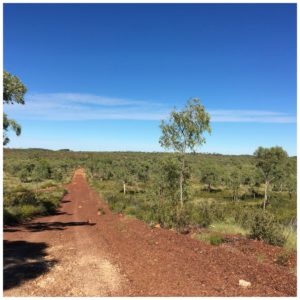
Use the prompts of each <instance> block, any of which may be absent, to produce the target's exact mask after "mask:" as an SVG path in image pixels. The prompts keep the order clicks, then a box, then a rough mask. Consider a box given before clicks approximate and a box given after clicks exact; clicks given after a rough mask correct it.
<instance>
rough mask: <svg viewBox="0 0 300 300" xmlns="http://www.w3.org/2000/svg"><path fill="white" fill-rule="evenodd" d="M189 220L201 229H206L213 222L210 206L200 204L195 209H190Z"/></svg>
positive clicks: (205, 203) (203, 203)
mask: <svg viewBox="0 0 300 300" xmlns="http://www.w3.org/2000/svg"><path fill="white" fill-rule="evenodd" d="M190 210H191V219H192V222H193V223H194V224H197V225H199V226H201V227H208V226H209V225H210V224H211V223H212V221H213V214H212V211H211V205H210V204H209V203H208V202H201V203H200V204H198V205H197V206H195V207H193V206H192V207H190Z"/></svg>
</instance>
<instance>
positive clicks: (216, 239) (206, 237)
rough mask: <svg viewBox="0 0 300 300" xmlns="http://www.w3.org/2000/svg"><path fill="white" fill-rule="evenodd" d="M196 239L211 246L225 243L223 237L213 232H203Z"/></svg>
mask: <svg viewBox="0 0 300 300" xmlns="http://www.w3.org/2000/svg"><path fill="white" fill-rule="evenodd" d="M195 237H196V239H197V240H199V241H202V242H204V243H206V244H211V245H213V246H218V245H220V244H222V243H224V241H225V239H224V237H223V236H222V235H220V234H217V233H211V232H201V233H199V234H197V235H196V236H195Z"/></svg>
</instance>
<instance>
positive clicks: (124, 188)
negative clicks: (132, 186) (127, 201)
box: [123, 181, 126, 195]
mask: <svg viewBox="0 0 300 300" xmlns="http://www.w3.org/2000/svg"><path fill="white" fill-rule="evenodd" d="M123 193H124V195H125V194H126V182H125V181H123Z"/></svg>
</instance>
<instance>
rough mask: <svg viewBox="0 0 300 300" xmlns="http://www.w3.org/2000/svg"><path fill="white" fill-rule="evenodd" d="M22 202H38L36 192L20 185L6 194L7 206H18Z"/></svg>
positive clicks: (5, 201)
mask: <svg viewBox="0 0 300 300" xmlns="http://www.w3.org/2000/svg"><path fill="white" fill-rule="evenodd" d="M22 204H32V205H34V204H37V198H36V195H35V193H34V192H32V191H31V190H28V189H26V188H23V187H20V186H19V187H17V188H16V189H14V190H11V191H10V192H6V193H5V194H4V205H5V206H16V205H22Z"/></svg>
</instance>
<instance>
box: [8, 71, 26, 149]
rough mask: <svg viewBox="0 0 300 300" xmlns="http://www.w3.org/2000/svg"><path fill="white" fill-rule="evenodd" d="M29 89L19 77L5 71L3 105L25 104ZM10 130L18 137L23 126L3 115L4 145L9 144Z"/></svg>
mask: <svg viewBox="0 0 300 300" xmlns="http://www.w3.org/2000/svg"><path fill="white" fill-rule="evenodd" d="M26 91H27V89H26V87H25V85H24V84H23V83H22V82H21V81H20V80H19V78H18V77H16V76H14V75H12V74H10V73H8V72H6V71H3V103H6V104H14V103H18V104H24V103H25V101H24V95H25V93H26ZM9 129H12V130H13V131H14V132H15V133H16V135H20V134H21V126H20V125H19V124H18V123H17V122H16V121H15V120H12V119H8V117H7V114H5V113H3V145H6V144H8V143H9V138H8V136H7V134H8V131H9Z"/></svg>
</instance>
